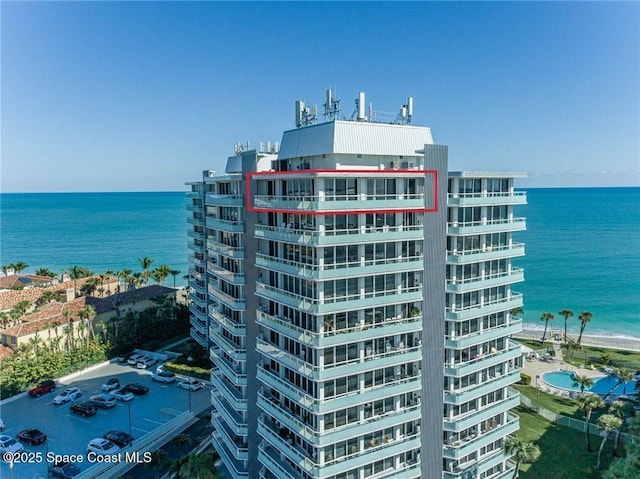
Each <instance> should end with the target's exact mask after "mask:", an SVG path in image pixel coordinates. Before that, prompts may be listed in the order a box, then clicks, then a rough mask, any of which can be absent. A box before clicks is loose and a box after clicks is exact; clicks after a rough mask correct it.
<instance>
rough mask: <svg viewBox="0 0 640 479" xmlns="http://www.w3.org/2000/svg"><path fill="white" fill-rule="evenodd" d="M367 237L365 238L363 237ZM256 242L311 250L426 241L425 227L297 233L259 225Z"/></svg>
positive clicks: (303, 230)
mask: <svg viewBox="0 0 640 479" xmlns="http://www.w3.org/2000/svg"><path fill="white" fill-rule="evenodd" d="M363 235H364V236H363ZM254 236H255V238H258V239H267V240H273V241H279V242H284V243H294V244H304V245H309V246H330V245H335V244H354V243H355V244H360V243H367V242H379V241H408V240H422V239H424V231H423V226H422V225H415V226H404V225H401V226H381V227H371V226H357V225H354V226H353V227H351V228H347V229H340V230H327V231H316V230H315V228H310V229H295V228H287V227H278V226H265V225H256V228H255V233H254Z"/></svg>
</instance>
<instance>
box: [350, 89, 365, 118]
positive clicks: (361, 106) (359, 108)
mask: <svg viewBox="0 0 640 479" xmlns="http://www.w3.org/2000/svg"><path fill="white" fill-rule="evenodd" d="M366 108H367V106H366V103H365V101H364V92H363V91H361V92H360V93H358V98H356V108H355V109H354V110H353V113H352V114H351V117H349V119H350V120H353V119H354V118H355V119H356V120H358V121H367V116H366V115H365V111H366Z"/></svg>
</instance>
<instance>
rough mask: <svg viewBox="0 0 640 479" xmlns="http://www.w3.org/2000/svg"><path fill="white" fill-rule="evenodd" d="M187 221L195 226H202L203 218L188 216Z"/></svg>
mask: <svg viewBox="0 0 640 479" xmlns="http://www.w3.org/2000/svg"><path fill="white" fill-rule="evenodd" d="M187 223H189V224H191V225H195V226H204V218H194V217H193V216H189V217H188V218H187Z"/></svg>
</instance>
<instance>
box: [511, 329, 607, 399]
mask: <svg viewBox="0 0 640 479" xmlns="http://www.w3.org/2000/svg"><path fill="white" fill-rule="evenodd" d="M560 344H561V343H560V342H557V344H554V349H555V352H556V355H555V357H551V358H544V357H540V358H531V359H526V360H525V361H524V364H523V365H522V372H523V373H524V374H527V375H529V376H531V385H532V386H533V387H535V388H537V389H540V391H544V392H548V393H550V394H555V395H558V396H567V397H568V396H570V395H571V392H570V391H567V390H565V389H559V388H554V387H553V386H550V385H548V384H547V383H545V382H544V381H543V380H542V374H543V373H546V372H549V371H558V370H564V371H573V372H575V373H576V374H578V375H580V376H588V377H590V378H591V377H595V376H603V375H604V374H605V373H603V372H602V371H600V370H598V369H588V368H580V367H576V366H574V365H572V364H568V363H565V362H564V360H563V357H562V350H561V349H560ZM574 395H575V393H574Z"/></svg>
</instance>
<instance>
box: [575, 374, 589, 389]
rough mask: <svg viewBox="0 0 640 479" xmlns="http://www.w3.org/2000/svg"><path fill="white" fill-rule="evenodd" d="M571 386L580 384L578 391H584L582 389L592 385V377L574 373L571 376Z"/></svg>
mask: <svg viewBox="0 0 640 479" xmlns="http://www.w3.org/2000/svg"><path fill="white" fill-rule="evenodd" d="M573 386H574V387H575V386H580V392H581V393H584V390H585V389H587V388H590V387H591V386H593V379H591V378H590V377H589V376H580V375H578V374H574V376H573Z"/></svg>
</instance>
